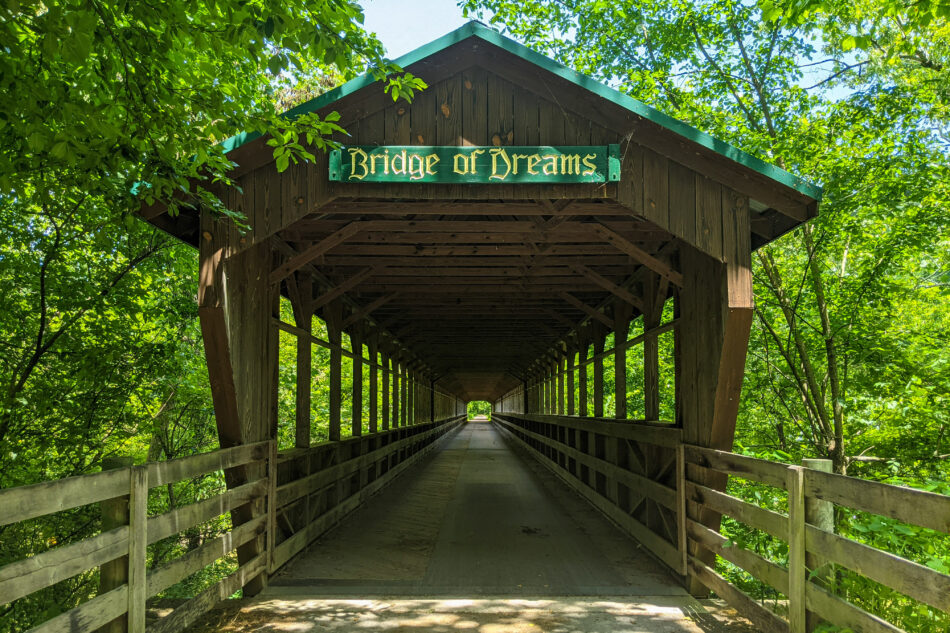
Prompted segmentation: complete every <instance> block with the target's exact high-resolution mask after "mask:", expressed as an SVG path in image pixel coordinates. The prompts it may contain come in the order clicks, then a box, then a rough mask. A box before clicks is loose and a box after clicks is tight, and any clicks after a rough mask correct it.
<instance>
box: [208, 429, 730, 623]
mask: <svg viewBox="0 0 950 633" xmlns="http://www.w3.org/2000/svg"><path fill="white" fill-rule="evenodd" d="M205 626H207V627H208V628H209V629H214V630H223V631H242V632H243V631H248V632H249V631H281V630H294V631H360V630H368V629H371V630H380V631H436V632H439V631H444V632H449V631H463V630H470V631H478V632H479V633H494V632H496V631H498V632H501V631H504V632H512V633H517V632H520V631H535V632H536V631H551V632H561V631H565V632H566V631H585V632H599V631H604V632H611V633H619V632H625V631H630V632H633V631H648V632H653V631H656V632H669V633H699V632H701V631H706V632H709V631H725V630H733V629H725V628H721V625H720V624H719V623H718V622H717V620H715V619H713V618H712V617H710V616H708V615H707V614H705V613H704V612H703V609H702V607H700V606H699V604H698V603H697V602H696V601H695V600H693V599H692V598H691V597H689V596H688V595H687V594H686V593H685V591H684V590H683V589H682V587H681V586H680V585H679V584H677V583H676V581H675V580H674V579H673V578H672V577H671V576H670V575H669V574H668V573H667V572H666V571H665V570H664V569H663V568H662V567H661V566H660V565H659V564H658V563H656V562H655V561H654V560H653V559H652V558H650V557H649V556H648V555H647V554H646V553H645V552H643V551H642V550H641V549H640V547H639V545H638V544H637V543H636V542H635V541H633V540H631V539H629V538H628V537H626V536H625V535H623V534H622V533H621V532H620V531H619V530H617V529H616V528H615V527H614V526H613V525H612V524H611V523H609V522H608V521H607V520H606V519H605V518H604V517H603V516H602V515H600V514H599V513H597V512H596V511H595V510H593V509H591V507H590V506H589V505H588V504H587V503H586V502H585V501H584V500H583V499H581V498H580V497H579V496H577V495H576V494H575V493H573V492H572V491H570V490H569V489H568V488H567V487H566V486H564V484H563V483H561V482H560V481H559V480H558V479H557V478H556V477H554V476H553V475H552V474H550V473H549V472H548V471H547V470H546V469H544V468H543V467H542V466H540V465H539V464H537V463H536V462H535V461H534V460H532V459H530V458H526V457H522V456H521V454H519V453H517V452H515V451H514V450H513V449H512V447H511V446H510V445H509V444H508V443H507V442H506V441H505V440H504V439H503V437H502V435H501V434H500V432H499V431H498V430H497V429H496V428H495V427H494V426H493V425H492V424H490V423H488V422H472V423H469V424H467V425H465V426H464V427H462V428H461V429H460V430H458V431H457V432H454V434H453V435H451V436H450V437H449V438H448V439H447V440H446V441H445V443H444V444H443V447H442V449H441V450H439V451H437V452H435V453H433V454H432V455H431V456H430V457H427V458H426V459H425V460H424V461H423V462H421V463H420V464H418V465H416V466H413V467H412V468H411V469H410V470H407V471H406V473H405V474H403V475H402V476H400V477H399V478H398V479H396V481H394V482H393V483H392V484H391V485H390V486H389V487H387V488H386V490H385V491H384V493H383V494H380V495H378V496H376V497H374V498H372V499H370V500H369V501H368V502H367V503H366V504H365V506H364V507H362V508H361V509H359V510H357V511H356V512H354V513H353V514H351V515H350V516H349V517H347V518H346V519H345V520H344V521H343V522H342V523H340V524H339V525H338V526H337V527H336V528H334V529H332V530H331V531H329V532H328V533H327V534H326V535H324V536H323V537H322V538H321V539H320V540H318V541H317V542H316V543H314V544H313V545H312V546H311V547H310V548H309V549H308V550H307V551H305V552H303V553H302V554H301V555H300V556H299V557H297V558H296V559H295V560H294V561H292V562H291V563H289V564H288V565H287V566H286V568H285V569H284V570H282V571H281V572H280V573H279V574H278V575H277V576H276V577H275V578H273V579H272V580H271V584H270V586H269V587H268V588H267V589H266V590H265V591H264V592H263V593H262V594H260V595H259V596H257V597H256V598H254V599H253V600H248V601H243V603H241V604H238V605H231V607H230V609H228V608H225V609H224V610H221V611H219V612H217V613H215V614H212V616H211V617H210V618H209V619H208V620H206V622H205Z"/></svg>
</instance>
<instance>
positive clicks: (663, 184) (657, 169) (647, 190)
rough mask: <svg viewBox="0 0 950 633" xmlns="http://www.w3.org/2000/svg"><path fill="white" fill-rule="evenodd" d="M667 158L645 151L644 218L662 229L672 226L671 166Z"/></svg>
mask: <svg viewBox="0 0 950 633" xmlns="http://www.w3.org/2000/svg"><path fill="white" fill-rule="evenodd" d="M669 163H670V162H669V160H668V159H667V158H666V157H665V156H661V155H659V154H657V153H656V152H653V151H650V150H644V151H643V216H644V217H645V218H646V219H647V220H649V221H650V222H653V223H654V224H656V225H657V226H658V227H660V228H661V229H667V228H669V226H670V192H669V177H670V164H669Z"/></svg>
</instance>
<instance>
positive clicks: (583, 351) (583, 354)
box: [577, 340, 590, 417]
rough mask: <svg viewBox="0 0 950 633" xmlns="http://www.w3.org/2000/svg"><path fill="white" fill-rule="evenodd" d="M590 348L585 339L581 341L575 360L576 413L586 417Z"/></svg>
mask: <svg viewBox="0 0 950 633" xmlns="http://www.w3.org/2000/svg"><path fill="white" fill-rule="evenodd" d="M589 348H590V345H589V344H588V343H587V341H586V340H585V341H581V346H580V351H579V352H578V354H577V362H578V364H579V366H578V368H577V382H579V383H580V384H579V385H578V386H577V387H578V389H577V391H578V393H577V415H579V416H581V417H586V416H587V413H588V411H590V409H589V408H588V406H587V403H588V400H589V398H588V396H587V363H586V362H585V361H586V360H587V350H588V349H589Z"/></svg>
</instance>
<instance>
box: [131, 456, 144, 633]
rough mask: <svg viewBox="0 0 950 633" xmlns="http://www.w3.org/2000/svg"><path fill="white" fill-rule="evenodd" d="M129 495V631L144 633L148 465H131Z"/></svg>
mask: <svg viewBox="0 0 950 633" xmlns="http://www.w3.org/2000/svg"><path fill="white" fill-rule="evenodd" d="M131 472H132V478H131V484H132V485H131V494H130V495H129V573H128V583H129V604H128V609H129V611H128V614H127V615H128V628H129V633H145V600H146V598H147V597H148V592H147V589H148V581H147V579H146V577H145V555H146V547H147V546H148V531H147V530H148V524H147V520H148V469H147V468H146V467H145V466H134V467H133V468H132V471H131Z"/></svg>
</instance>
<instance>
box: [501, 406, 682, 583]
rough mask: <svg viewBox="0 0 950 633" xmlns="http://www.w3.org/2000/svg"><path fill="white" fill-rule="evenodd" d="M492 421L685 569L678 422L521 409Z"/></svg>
mask: <svg viewBox="0 0 950 633" xmlns="http://www.w3.org/2000/svg"><path fill="white" fill-rule="evenodd" d="M492 420H493V421H495V422H496V423H497V424H498V425H499V426H500V427H501V428H503V429H504V430H505V431H507V432H508V433H510V434H511V435H512V436H513V437H514V438H515V439H516V440H517V441H518V442H520V443H521V444H522V445H524V446H526V447H527V448H529V449H531V450H533V451H534V452H535V453H536V454H540V455H541V456H543V458H544V459H542V460H541V463H542V464H544V465H546V466H548V467H549V468H550V469H551V470H552V471H553V472H554V474H555V475H557V476H558V477H560V478H561V479H562V480H564V482H565V483H567V485H568V486H570V487H571V488H573V489H574V490H576V491H577V492H578V493H580V494H581V496H583V497H585V498H586V499H587V500H588V501H589V502H590V503H592V504H593V505H594V506H595V507H597V509H598V510H600V511H601V512H602V513H604V514H605V515H606V516H607V517H608V518H609V519H610V520H611V521H613V522H614V523H616V524H617V525H618V526H620V528H621V529H623V530H624V531H626V532H627V533H628V534H630V535H631V536H633V537H634V538H635V539H637V540H638V541H639V542H640V543H642V544H643V545H645V546H646V547H647V548H649V550H650V551H651V552H652V553H653V554H654V555H655V556H656V557H657V558H659V559H660V560H661V561H663V562H664V563H665V564H666V565H667V566H668V567H669V568H670V569H673V570H675V571H676V572H678V573H680V574H685V573H686V526H685V522H684V519H685V510H684V508H685V503H686V500H685V497H684V487H683V486H682V484H681V483H679V482H681V481H682V477H683V469H684V461H683V454H682V444H681V443H680V438H681V431H680V429H677V428H673V427H672V426H660V425H646V424H632V423H629V422H626V421H618V420H612V419H609V418H577V417H571V416H556V415H533V414H520V413H493V414H492Z"/></svg>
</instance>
